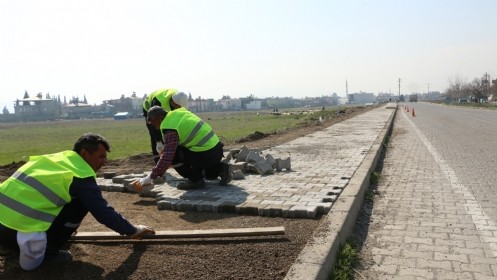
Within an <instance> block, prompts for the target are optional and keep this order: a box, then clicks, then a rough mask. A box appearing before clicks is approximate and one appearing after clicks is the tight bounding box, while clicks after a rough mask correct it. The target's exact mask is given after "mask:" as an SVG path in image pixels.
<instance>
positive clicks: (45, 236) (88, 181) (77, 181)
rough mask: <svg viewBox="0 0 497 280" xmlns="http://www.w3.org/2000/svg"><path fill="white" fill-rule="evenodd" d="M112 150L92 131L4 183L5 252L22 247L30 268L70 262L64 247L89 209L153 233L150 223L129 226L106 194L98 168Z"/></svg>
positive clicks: (0, 230) (132, 232)
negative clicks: (67, 149)
mask: <svg viewBox="0 0 497 280" xmlns="http://www.w3.org/2000/svg"><path fill="white" fill-rule="evenodd" d="M109 151H110V145H109V143H108V142H107V140H105V138H103V137H102V136H100V135H97V134H92V133H87V134H84V135H83V136H81V137H80V138H79V139H78V141H77V142H76V143H75V144H74V149H73V150H72V151H64V152H59V153H55V154H49V155H42V156H32V157H30V159H29V162H27V163H26V164H24V165H23V166H21V167H20V168H19V169H18V170H17V171H16V172H15V173H14V174H13V175H12V176H11V177H10V178H8V179H7V180H6V181H5V182H3V183H2V184H1V185H0V213H1V215H0V249H1V250H0V251H2V252H3V253H4V254H7V253H13V252H16V251H19V264H20V265H21V268H23V269H25V270H33V269H35V268H37V267H38V266H39V265H40V264H41V263H42V262H44V261H45V262H65V261H70V260H72V256H71V253H70V252H69V251H65V250H61V248H62V247H63V246H64V245H65V244H66V243H67V241H68V240H69V238H70V236H71V235H72V234H73V233H74V232H75V231H76V229H77V228H78V226H79V225H80V223H81V221H82V220H83V218H84V217H85V216H86V214H87V213H88V212H90V213H91V214H92V215H93V216H94V217H95V219H96V220H97V221H99V222H100V223H102V224H104V225H106V226H107V227H108V228H110V229H112V230H114V231H116V232H118V233H120V234H122V235H127V236H130V237H131V238H135V239H140V238H142V236H143V235H147V234H154V233H155V232H154V230H153V229H152V228H150V227H147V226H143V225H136V226H133V225H132V224H130V223H129V222H128V221H127V220H126V219H125V218H124V217H123V216H121V214H119V213H118V212H116V211H115V210H114V208H112V207H111V206H109V204H108V202H107V201H106V200H105V199H104V198H103V197H102V192H101V191H100V188H99V187H98V186H97V183H96V181H95V176H96V174H95V172H96V171H98V170H99V169H100V167H102V165H103V164H104V163H105V162H106V160H107V152H109Z"/></svg>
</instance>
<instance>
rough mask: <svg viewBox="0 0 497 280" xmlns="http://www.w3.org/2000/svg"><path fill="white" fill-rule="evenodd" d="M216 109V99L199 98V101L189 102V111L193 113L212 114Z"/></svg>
mask: <svg viewBox="0 0 497 280" xmlns="http://www.w3.org/2000/svg"><path fill="white" fill-rule="evenodd" d="M216 107H218V106H216V102H214V99H212V98H209V99H202V98H200V97H198V98H197V99H193V100H189V101H188V110H190V111H191V112H210V111H214V109H216ZM217 109H219V108H217Z"/></svg>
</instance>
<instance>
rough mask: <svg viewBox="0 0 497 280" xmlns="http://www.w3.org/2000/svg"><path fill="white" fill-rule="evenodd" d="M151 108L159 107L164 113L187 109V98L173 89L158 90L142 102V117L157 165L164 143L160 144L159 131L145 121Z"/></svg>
mask: <svg viewBox="0 0 497 280" xmlns="http://www.w3.org/2000/svg"><path fill="white" fill-rule="evenodd" d="M152 106H161V107H162V108H163V109H164V110H165V111H166V112H171V111H172V110H174V109H177V108H181V107H184V108H188V96H186V94H185V93H184V92H181V91H177V90H175V89H159V90H156V91H154V92H152V93H151V94H149V95H148V96H147V98H145V100H144V101H143V116H144V117H145V123H146V125H147V129H148V133H149V135H150V144H151V146H152V154H153V155H154V162H155V163H157V161H158V160H159V155H160V153H161V152H162V150H163V149H164V143H163V142H162V137H161V134H160V131H158V130H156V129H155V128H154V127H153V126H151V125H150V124H149V123H148V121H147V113H148V110H150V108H151V107H152Z"/></svg>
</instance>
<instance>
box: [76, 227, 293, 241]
mask: <svg viewBox="0 0 497 280" xmlns="http://www.w3.org/2000/svg"><path fill="white" fill-rule="evenodd" d="M284 234H285V227H258V228H231V229H204V230H200V229H197V230H161V231H156V232H155V235H147V236H144V237H143V239H169V238H213V237H243V236H265V235H284ZM118 239H130V238H129V236H125V235H119V234H118V233H117V232H113V231H101V232H98V231H97V232H78V233H77V234H76V235H73V236H71V239H70V240H118Z"/></svg>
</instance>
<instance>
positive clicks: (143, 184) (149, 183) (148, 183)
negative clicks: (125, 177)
mask: <svg viewBox="0 0 497 280" xmlns="http://www.w3.org/2000/svg"><path fill="white" fill-rule="evenodd" d="M131 185H133V187H135V189H136V190H137V191H139V192H141V191H147V190H151V189H152V188H153V187H154V180H152V178H150V175H147V176H146V177H143V178H141V179H140V180H135V181H133V182H131Z"/></svg>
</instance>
